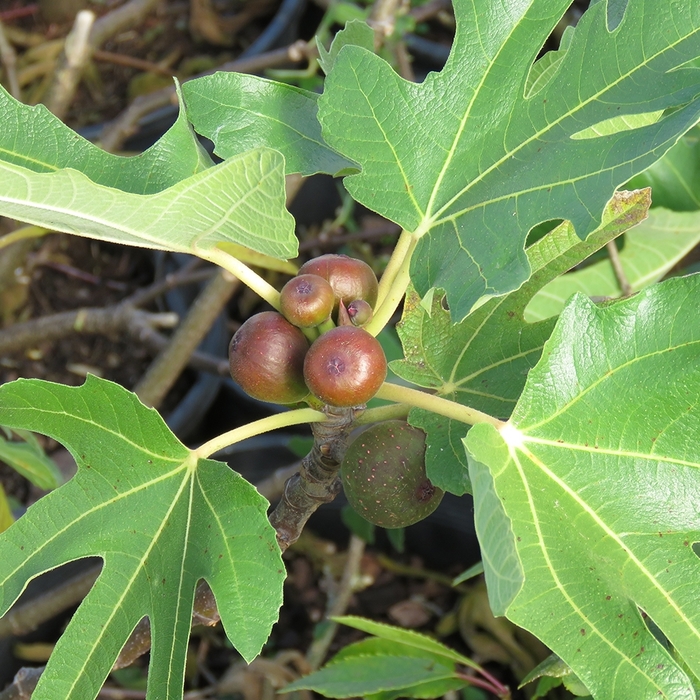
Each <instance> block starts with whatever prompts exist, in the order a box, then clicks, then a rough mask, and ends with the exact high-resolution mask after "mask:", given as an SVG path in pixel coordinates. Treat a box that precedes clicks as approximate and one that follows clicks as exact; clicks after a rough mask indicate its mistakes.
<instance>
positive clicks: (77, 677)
mask: <svg viewBox="0 0 700 700" xmlns="http://www.w3.org/2000/svg"><path fill="white" fill-rule="evenodd" d="M190 471H191V470H190ZM192 482H193V478H192V475H191V474H190V478H189V479H183V480H182V483H181V484H180V488H179V489H178V491H177V493H176V494H175V496H174V497H173V499H172V502H171V503H170V506H169V507H168V510H167V512H166V513H165V515H164V517H163V520H162V522H161V524H160V526H159V527H158V529H157V530H156V531H155V533H154V534H153V537H152V539H151V542H150V544H149V545H148V547H146V549H145V550H144V553H143V556H142V557H141V558H140V559H139V560H138V563H137V564H135V565H134V571H133V574H132V575H131V577H130V578H129V580H128V582H127V584H126V586H124V590H123V591H122V592H121V595H120V596H119V598H118V599H117V601H116V603H115V605H114V607H113V608H112V610H111V612H110V614H109V616H108V617H107V619H106V620H104V622H103V623H102V624H101V626H100V632H99V633H98V635H97V637H96V638H95V640H94V644H93V645H92V648H91V649H90V650H89V651H88V652H87V654H86V655H85V657H84V663H83V666H82V668H81V669H80V672H78V673H76V674H75V678H74V680H73V683H72V685H71V687H70V689H69V691H68V696H67V697H68V698H70V697H71V696H72V694H73V690H74V688H75V686H76V684H77V683H78V681H79V680H80V679H81V678H82V676H83V675H84V674H83V673H82V672H83V671H84V670H85V669H86V668H87V667H88V666H89V665H90V660H91V659H92V656H93V654H94V653H95V651H96V650H97V648H98V646H99V644H100V642H101V640H102V638H103V637H104V635H105V634H106V633H107V630H108V629H109V626H110V623H111V621H112V619H113V618H114V616H115V615H116V614H117V612H118V611H120V610H121V604H122V603H123V601H124V599H125V598H126V595H127V593H129V592H130V591H131V588H132V586H133V585H134V581H135V580H136V579H137V577H138V576H139V574H140V573H141V571H142V570H143V566H144V562H145V561H146V560H147V559H148V556H149V554H150V553H151V551H152V550H153V548H154V547H155V546H156V543H158V541H159V537H160V535H161V534H162V532H163V530H164V528H165V526H166V523H167V522H168V521H169V518H170V515H171V514H172V511H173V510H174V508H175V506H176V505H177V503H178V502H179V499H180V495H181V494H182V492H183V491H184V489H185V485H186V484H188V483H189V484H190V492H191V490H192ZM191 516H192V513H191V506H190V510H189V511H188V527H189V522H190V520H191ZM183 562H184V558H183ZM103 573H104V572H103ZM181 574H182V562H181ZM101 575H102V574H101ZM179 590H182V585H180V588H179ZM178 600H180V598H178ZM180 608H181V606H179V605H178V606H177V609H178V611H179V610H180ZM171 661H172V654H171ZM169 672H170V671H169Z"/></svg>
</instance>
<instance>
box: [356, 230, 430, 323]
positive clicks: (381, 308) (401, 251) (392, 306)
mask: <svg viewBox="0 0 700 700" xmlns="http://www.w3.org/2000/svg"><path fill="white" fill-rule="evenodd" d="M417 243H418V238H417V237H416V236H414V234H412V233H409V232H408V231H402V232H401V236H400V237H399V240H398V242H397V244H396V248H395V249H394V253H393V254H392V256H391V260H389V264H388V265H387V268H386V270H385V271H384V274H383V275H382V279H381V282H380V283H379V295H378V297H377V305H376V308H375V311H374V316H373V317H372V320H371V321H370V322H369V323H368V324H367V325H366V326H365V327H364V328H365V330H366V331H367V332H368V333H370V334H372V335H375V336H376V335H378V334H379V332H380V331H381V330H382V328H384V326H386V324H387V323H389V321H390V320H391V317H392V316H393V315H394V313H395V312H396V309H398V307H399V304H400V303H401V300H402V299H403V297H404V295H405V294H406V290H407V289H408V284H409V282H410V281H411V279H410V275H409V270H410V265H411V256H412V254H413V251H414V250H415V247H416V245H417Z"/></svg>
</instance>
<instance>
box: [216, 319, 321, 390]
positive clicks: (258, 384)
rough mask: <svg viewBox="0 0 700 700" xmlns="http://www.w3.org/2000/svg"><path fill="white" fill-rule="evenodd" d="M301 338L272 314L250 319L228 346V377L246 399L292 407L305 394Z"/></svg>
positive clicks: (294, 329)
mask: <svg viewBox="0 0 700 700" xmlns="http://www.w3.org/2000/svg"><path fill="white" fill-rule="evenodd" d="M308 349H309V344H308V342H307V340H306V338H305V337H304V334H303V333H302V332H301V331H300V330H299V329H298V328H296V327H295V326H293V325H292V324H291V323H289V321H287V320H286V319H285V318H284V317H283V316H282V315H281V314H278V313H277V312H276V311H263V312H262V313H259V314H256V315H255V316H251V317H250V318H249V319H248V320H247V321H246V322H245V323H244V324H243V325H242V326H241V327H240V328H239V329H238V330H237V331H236V333H235V335H234V336H233V338H232V339H231V344H230V345H229V365H230V367H231V376H232V377H233V378H234V380H235V381H236V382H238V384H239V385H240V386H241V388H242V389H243V391H245V393H246V394H248V395H249V396H252V397H253V398H255V399H259V400H260V401H270V402H273V403H296V402H297V401H301V400H302V399H303V398H304V397H305V396H306V395H307V394H308V393H309V390H308V388H307V387H306V383H305V382H304V356H305V355H306V351H307V350H308Z"/></svg>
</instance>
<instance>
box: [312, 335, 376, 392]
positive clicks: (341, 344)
mask: <svg viewBox="0 0 700 700" xmlns="http://www.w3.org/2000/svg"><path fill="white" fill-rule="evenodd" d="M304 378H305V379H306V385H307V386H308V387H309V389H310V390H311V392H312V393H313V394H314V395H315V396H317V397H318V398H319V399H321V401H323V402H324V403H327V404H329V405H330V406H359V405H360V404H364V403H367V402H368V401H369V400H370V399H371V398H372V397H373V396H374V395H375V394H376V393H377V391H378V389H379V387H380V386H381V385H382V384H383V383H384V380H385V379H386V357H385V356H384V350H382V346H381V345H380V344H379V341H378V340H377V339H376V338H375V337H373V336H371V335H370V334H369V333H368V332H367V331H365V330H362V328H355V326H338V327H337V328H333V329H331V330H330V331H328V332H327V333H324V334H323V335H322V336H321V337H320V338H318V340H315V341H314V342H313V344H312V345H311V347H310V348H309V351H308V352H307V353H306V358H305V359H304Z"/></svg>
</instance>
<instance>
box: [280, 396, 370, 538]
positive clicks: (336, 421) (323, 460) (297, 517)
mask: <svg viewBox="0 0 700 700" xmlns="http://www.w3.org/2000/svg"><path fill="white" fill-rule="evenodd" d="M324 411H325V413H326V416H327V418H326V420H325V421H324V422H322V423H314V424H313V425H312V426H311V430H312V432H313V435H314V444H313V447H312V448H311V451H310V452H309V454H307V455H306V457H304V459H303V460H302V461H301V467H300V469H299V472H297V473H296V474H295V475H294V476H292V477H291V478H290V479H288V480H287V483H286V484H285V487H284V493H283V494H282V498H281V499H280V502H279V503H278V504H277V507H276V508H275V510H274V511H273V512H272V513H271V514H270V523H271V524H272V527H274V528H275V530H276V531H277V542H278V544H279V546H280V549H281V550H282V551H283V552H284V551H285V550H286V549H287V548H288V547H289V546H290V545H292V544H294V542H296V541H297V539H299V535H301V531H302V530H303V529H304V525H305V524H306V521H307V520H308V519H309V518H310V517H311V515H312V514H313V513H314V512H315V511H316V510H317V509H318V507H319V506H321V505H322V504H323V503H330V501H332V500H333V499H334V498H335V497H336V496H337V495H338V493H339V492H340V488H341V484H340V477H339V475H338V472H339V470H340V465H341V463H342V461H343V457H344V456H345V450H346V449H347V444H348V437H349V435H350V429H351V427H352V424H353V421H354V420H355V417H356V416H357V415H358V409H353V408H333V407H330V406H326V407H325V409H324Z"/></svg>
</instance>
